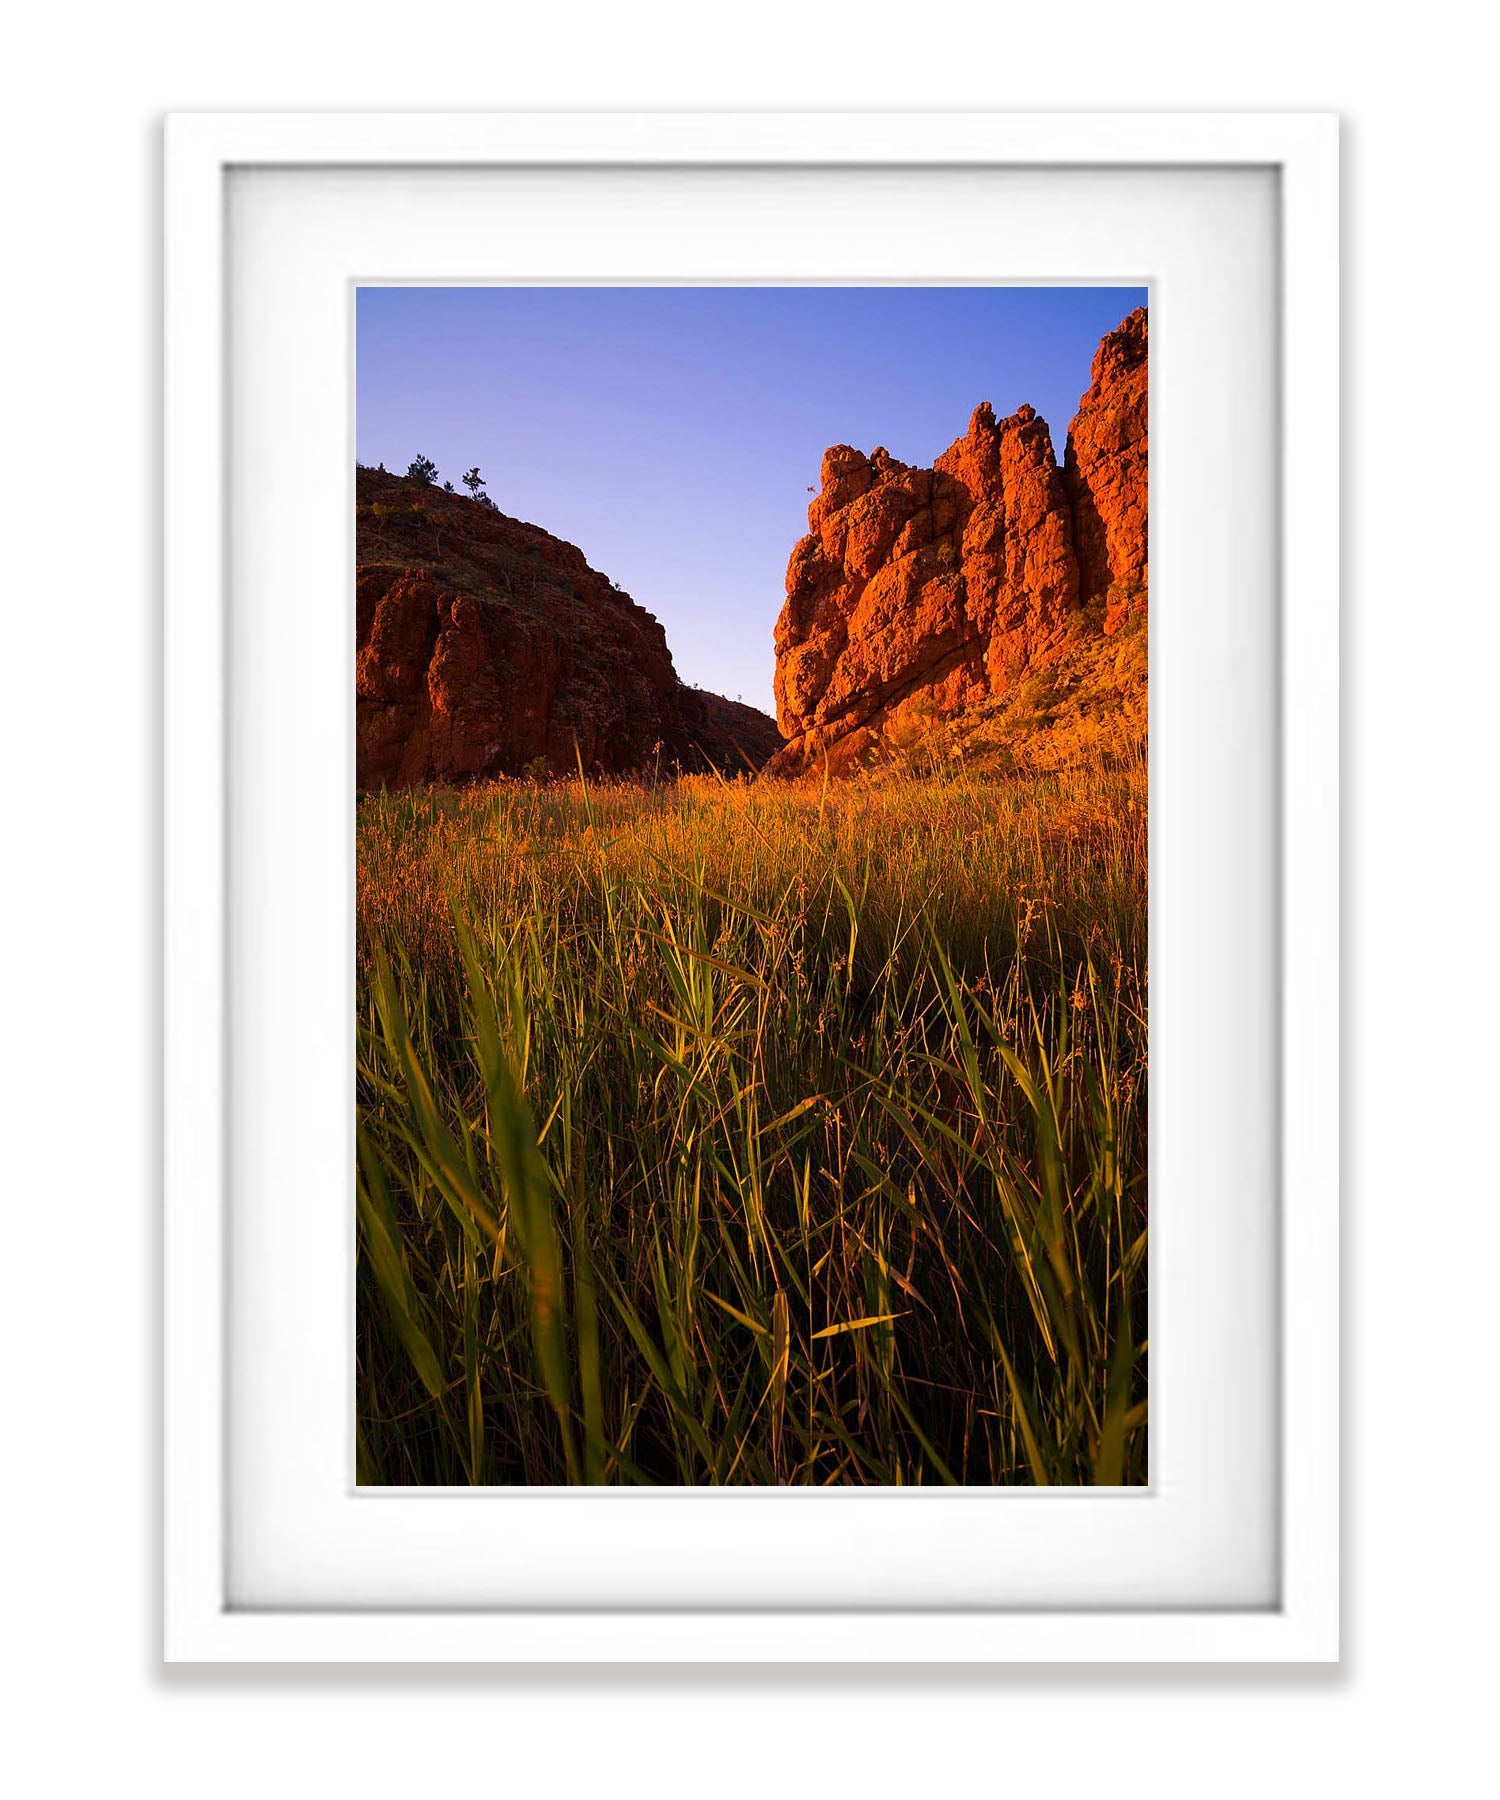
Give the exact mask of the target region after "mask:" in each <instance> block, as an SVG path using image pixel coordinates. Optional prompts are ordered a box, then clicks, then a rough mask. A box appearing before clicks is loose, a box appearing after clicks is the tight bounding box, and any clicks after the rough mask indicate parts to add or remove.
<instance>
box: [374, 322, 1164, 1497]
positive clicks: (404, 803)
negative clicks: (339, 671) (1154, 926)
mask: <svg viewBox="0 0 1500 1800" xmlns="http://www.w3.org/2000/svg"><path fill="white" fill-rule="evenodd" d="M1146 428H1147V294H1146V291H1145V290H1144V289H1130V288H1098V287H1011V288H1004V287H910V288H899V287H853V288H849V287H845V288H835V287H757V288H733V287H662V288H650V287H630V288H610V287H573V288H558V287H414V286H384V287H383V286H370V287H362V288H360V289H359V290H358V293H357V300H356V406H355V457H356V467H355V470H354V546H355V558H354V560H355V570H354V583H355V592H354V611H355V669H354V680H355V714H356V787H357V793H356V796H355V834H356V870H357V874H356V920H355V952H354V953H355V967H356V1018H355V1020H354V1030H355V1035H356V1095H355V1104H356V1114H357V1116H356V1156H357V1180H356V1217H355V1219H354V1220H352V1221H351V1229H352V1230H353V1231H354V1232H355V1234H356V1241H357V1287H356V1316H355V1331H356V1344H355V1396H354V1398H355V1410H356V1420H355V1424H356V1430H355V1447H356V1471H355V1473H356V1479H357V1481H358V1482H359V1483H360V1484H361V1485H362V1486H374V1487H382V1486H384V1487H403V1488H406V1487H469V1486H517V1485H519V1486H528V1487H551V1486H571V1485H574V1484H587V1485H624V1486H642V1485H644V1486H670V1487H713V1486H767V1487H770V1486H790V1485H799V1486H800V1485H806V1486H825V1487H826V1486H847V1485H859V1486H892V1487H904V1486H915V1485H962V1486H979V1487H1006V1486H1032V1485H1062V1486H1078V1485H1102V1486H1122V1485H1139V1484H1143V1483H1145V1482H1146V1481H1147V1479H1148V1458H1147V1446H1148V1429H1147V1356H1148V1339H1147V1268H1148V1260H1149V1259H1148V1238H1147V1180H1146V1170H1147V1153H1146V1152H1147V1079H1146V1071H1147V872H1146V871H1147V760H1148V759H1147V468H1146V450H1147V429H1146Z"/></svg>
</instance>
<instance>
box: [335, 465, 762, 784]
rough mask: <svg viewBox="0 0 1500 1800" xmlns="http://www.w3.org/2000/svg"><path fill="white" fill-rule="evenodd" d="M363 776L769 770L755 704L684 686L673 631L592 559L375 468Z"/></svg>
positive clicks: (360, 691) (361, 723) (360, 702)
mask: <svg viewBox="0 0 1500 1800" xmlns="http://www.w3.org/2000/svg"><path fill="white" fill-rule="evenodd" d="M356 490H357V491H356V564H357V568H356V585H355V601H356V606H355V611H356V619H355V646H356V648H355V711H356V758H355V761H356V781H357V784H358V786H359V787H360V788H361V789H372V788H380V787H392V788H395V787H408V786H412V785H414V784H417V783H421V782H462V781H469V780H474V779H476V778H484V777H490V776H497V775H515V774H519V773H521V772H523V771H525V770H527V769H540V768H542V767H550V768H551V769H553V770H555V771H558V772H563V771H566V770H569V769H572V768H574V767H575V766H576V764H577V760H578V758H579V757H581V758H582V760H583V764H584V767H585V768H586V769H588V770H589V771H590V772H596V773H604V774H626V773H632V772H637V771H642V770H646V769H655V770H666V769H669V768H672V767H674V766H676V767H683V768H690V769H691V768H697V769H704V768H708V767H718V768H721V769H724V770H725V771H726V772H733V771H743V770H744V769H745V768H746V766H747V765H749V766H752V767H759V766H760V765H761V764H762V763H763V762H765V761H766V759H767V758H768V757H769V756H770V755H771V754H772V753H773V752H774V751H775V750H776V748H777V747H778V746H779V745H780V743H781V736H780V733H779V732H778V731H777V729H776V726H775V724H774V723H773V721H772V720H770V719H769V718H767V717H766V715H765V714H764V713H759V712H756V711H755V709H754V708H752V707H748V706H742V705H739V704H737V703H736V702H734V701H730V700H725V699H723V698H721V696H719V695H717V694H705V693H701V692H699V691H698V690H696V689H693V688H687V687H684V686H683V685H682V684H681V683H680V682H679V681H678V678H677V674H676V671H675V669H674V668H673V665H672V657H671V653H670V651H669V650H668V648H667V640H666V635H665V633H664V632H663V630H662V628H661V625H660V624H659V623H658V621H657V620H656V619H655V618H654V617H653V616H652V614H650V613H649V612H647V611H646V610H645V609H644V608H643V607H640V606H638V605H637V604H636V603H635V601H633V600H632V599H631V598H630V596H629V595H628V594H626V593H623V592H622V591H621V590H620V589H618V588H617V587H615V586H614V584H613V583H612V582H611V581H610V580H609V579H608V578H607V577H606V576H604V575H601V574H600V573H599V572H598V571H597V570H595V569H591V568H590V567H589V565H588V563H587V562H586V561H585V560H584V556H583V553H582V551H580V550H578V549H576V548H575V547H574V546H573V545H572V544H567V543H564V542H562V541H561V540H560V539H558V538H555V537H553V536H551V535H550V533H548V532H546V531H543V530H541V529H540V528H539V527H538V526H535V525H527V524H523V523H522V522H521V521H520V520H518V519H512V518H508V517H507V516H506V515H505V514H504V513H502V512H500V511H498V510H497V509H496V508H494V507H492V506H487V505H483V504H480V503H478V502H476V501H474V500H471V499H469V498H467V497H466V496H460V495H457V494H449V493H446V492H444V491H443V490H442V489H439V488H436V487H429V486H423V485H421V484H419V483H417V482H415V481H412V480H409V479H407V478H405V477H400V476H395V475H388V474H386V473H384V472H383V471H379V470H372V469H361V470H360V471H359V472H358V476H357V483H356Z"/></svg>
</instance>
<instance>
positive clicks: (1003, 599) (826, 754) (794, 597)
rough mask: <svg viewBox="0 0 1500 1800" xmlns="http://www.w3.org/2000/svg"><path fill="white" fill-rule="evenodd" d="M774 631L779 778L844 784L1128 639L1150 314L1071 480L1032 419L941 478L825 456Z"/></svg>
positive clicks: (852, 456) (1120, 333)
mask: <svg viewBox="0 0 1500 1800" xmlns="http://www.w3.org/2000/svg"><path fill="white" fill-rule="evenodd" d="M808 527H809V531H808V535H807V536H806V537H805V538H803V539H802V540H801V542H800V543H798V545H797V547H796V548H795V549H794V550H793V552H792V557H791V562H790V564H789V566H788V569H787V599H786V605H785V607H784V608H783V609H782V613H781V617H780V618H779V619H778V621H777V624H776V706H777V718H778V721H779V723H780V726H781V730H782V733H783V735H784V736H785V737H786V738H787V740H788V742H787V745H786V747H785V748H784V749H783V750H782V751H781V752H780V753H779V754H778V755H777V756H776V757H775V759H774V760H773V762H772V763H771V765H770V772H771V773H774V774H783V775H795V774H798V773H802V772H804V771H806V770H808V769H814V768H816V769H825V768H826V769H827V770H828V771H829V772H830V773H833V774H839V773H842V772H845V771H847V770H849V769H851V768H854V767H857V766H860V765H862V764H863V763H865V762H866V761H868V760H870V759H872V758H876V757H879V756H880V755H881V754H882V752H883V750H884V748H885V747H887V746H888V745H890V744H891V743H896V744H900V743H902V742H904V741H907V740H909V739H911V738H912V737H919V736H920V735H921V734H922V733H923V732H924V731H925V730H927V729H929V728H930V727H931V726H932V725H933V724H935V723H937V722H939V721H941V720H945V719H949V718H952V717H953V716H955V715H957V714H960V713H962V712H964V711H965V710H966V709H967V708H970V707H974V706H976V705H978V704H980V703H981V702H985V701H988V700H991V699H993V698H995V697H996V696H998V695H1002V694H1004V693H1005V692H1006V691H1007V690H1009V689H1010V688H1012V687H1013V686H1014V685H1015V684H1016V683H1017V681H1018V680H1019V679H1020V678H1021V677H1023V676H1025V675H1026V674H1028V673H1029V672H1030V671H1033V670H1037V669H1044V668H1046V667H1048V666H1049V665H1050V664H1052V663H1054V662H1056V661H1058V659H1060V658H1063V657H1065V656H1066V655H1067V653H1068V651H1069V648H1070V646H1072V645H1075V644H1076V643H1077V642H1078V640H1079V638H1080V636H1083V635H1087V634H1089V633H1093V634H1095V635H1097V634H1098V633H1100V632H1102V631H1106V630H1109V631H1113V630H1115V629H1116V628H1117V627H1118V626H1119V625H1120V624H1122V623H1123V621H1124V619H1125V617H1126V616H1127V615H1128V613H1129V611H1130V610H1131V608H1133V607H1143V606H1144V595H1145V585H1146V314H1145V311H1144V309H1141V310H1138V311H1136V312H1134V313H1132V314H1131V315H1130V316H1129V318H1127V319H1126V320H1125V321H1124V323H1123V324H1122V325H1121V326H1120V327H1119V329H1118V330H1117V331H1113V332H1111V333H1110V334H1109V335H1108V336H1107V337H1106V338H1105V339H1104V341H1103V342H1102V343H1101V345H1100V347H1099V351H1098V354H1097V355H1096V356H1095V359H1094V367H1093V384H1092V386H1091V387H1090V388H1089V391H1088V393H1086V394H1085V395H1084V397H1083V399H1082V401H1081V402H1080V405H1079V410H1078V415H1077V417H1076V419H1075V420H1074V427H1073V430H1072V432H1070V434H1069V439H1068V450H1067V457H1066V466H1065V468H1063V469H1059V467H1058V465H1057V460H1056V457H1055V455H1054V452H1053V448H1052V440H1051V437H1050V435H1049V433H1048V430H1047V426H1046V423H1045V421H1044V420H1042V419H1040V418H1039V417H1038V416H1037V414H1036V412H1035V411H1034V410H1033V408H1031V407H1030V406H1023V407H1021V408H1020V410H1019V411H1018V412H1016V413H1013V414H1012V415H1011V416H1010V417H1009V418H1005V419H996V417H995V415H994V412H993V411H992V409H991V408H990V406H989V405H988V404H985V405H981V406H980V407H978V408H977V409H976V411H975V413H974V415H973V417H972V418H971V419H970V421H969V429H968V431H967V432H966V433H965V434H964V436H963V437H961V438H960V439H959V440H958V441H957V442H956V443H955V444H953V445H952V446H951V447H950V448H949V449H947V450H945V451H944V452H943V454H942V455H941V456H939V457H938V458H937V461H936V463H935V464H934V466H933V467H932V468H931V469H916V468H911V467H909V466H908V465H907V464H905V463H902V462H898V461H897V460H896V459H895V458H894V457H893V456H891V455H890V454H889V453H888V452H887V451H886V450H884V449H877V450H875V451H874V452H873V453H872V454H871V455H869V456H865V455H863V454H862V453H861V452H860V451H858V450H854V449H851V448H850V447H849V446H848V445H847V444H839V445H835V446H834V448H833V449H831V450H829V451H828V452H827V454H826V455H825V456H824V458H823V470H822V485H821V488H820V490H819V493H818V495H817V498H816V499H815V500H814V501H813V503H812V505H811V506H810V507H809V508H808Z"/></svg>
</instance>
